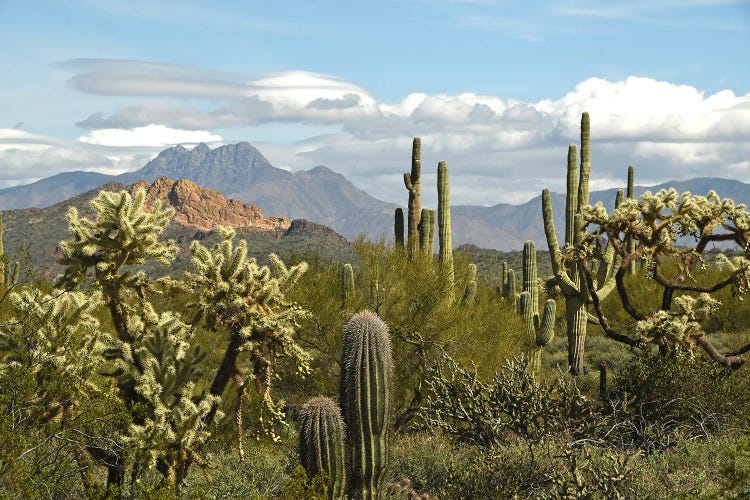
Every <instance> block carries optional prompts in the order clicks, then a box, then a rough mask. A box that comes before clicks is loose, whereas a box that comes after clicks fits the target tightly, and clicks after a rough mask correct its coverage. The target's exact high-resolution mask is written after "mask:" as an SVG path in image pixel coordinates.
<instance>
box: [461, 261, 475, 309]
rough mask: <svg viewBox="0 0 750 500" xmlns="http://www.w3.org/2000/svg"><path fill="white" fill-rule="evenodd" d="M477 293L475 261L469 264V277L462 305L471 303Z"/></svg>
mask: <svg viewBox="0 0 750 500" xmlns="http://www.w3.org/2000/svg"><path fill="white" fill-rule="evenodd" d="M476 295H477V265H476V264H474V263H471V264H469V279H468V281H467V283H466V288H465V289H464V295H463V297H462V298H461V304H462V305H465V306H466V305H469V304H471V303H472V302H474V298H475V297H476Z"/></svg>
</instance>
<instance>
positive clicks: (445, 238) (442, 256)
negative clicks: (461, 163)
mask: <svg viewBox="0 0 750 500" xmlns="http://www.w3.org/2000/svg"><path fill="white" fill-rule="evenodd" d="M437 182H438V238H439V243H440V253H439V262H440V267H441V269H443V270H444V272H445V273H446V275H447V277H448V282H449V284H450V286H451V287H452V286H453V279H454V278H453V248H452V242H451V202H450V186H449V185H448V164H447V163H445V162H444V161H441V162H439V163H438V175H437Z"/></svg>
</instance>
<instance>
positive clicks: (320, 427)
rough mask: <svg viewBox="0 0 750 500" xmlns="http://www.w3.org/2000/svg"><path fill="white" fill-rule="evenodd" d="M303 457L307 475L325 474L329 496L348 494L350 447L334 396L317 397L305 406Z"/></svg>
mask: <svg viewBox="0 0 750 500" xmlns="http://www.w3.org/2000/svg"><path fill="white" fill-rule="evenodd" d="M299 457H300V461H301V462H302V466H303V467H304V468H305V470H306V471H307V476H308V477H309V478H313V477H315V476H317V475H319V474H321V473H324V474H325V476H326V478H327V484H326V496H327V498H329V499H331V500H332V499H339V498H344V495H345V494H346V448H345V439H344V421H343V419H342V417H341V410H340V409H339V407H338V406H337V405H336V403H335V402H334V401H333V400H331V399H330V398H326V397H317V398H314V399H311V400H310V401H308V402H307V404H305V406H303V407H302V412H301V414H300V427H299Z"/></svg>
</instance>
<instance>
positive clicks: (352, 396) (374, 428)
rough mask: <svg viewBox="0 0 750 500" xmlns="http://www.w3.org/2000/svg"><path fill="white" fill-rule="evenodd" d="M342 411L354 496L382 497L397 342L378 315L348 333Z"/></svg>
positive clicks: (364, 316)
mask: <svg viewBox="0 0 750 500" xmlns="http://www.w3.org/2000/svg"><path fill="white" fill-rule="evenodd" d="M342 344H343V352H342V359H341V388H340V392H341V408H342V410H343V414H344V421H345V424H346V428H347V431H348V433H349V437H348V439H349V444H350V455H349V460H350V463H349V471H350V476H349V495H350V496H352V497H354V498H363V499H376V498H380V497H381V490H382V488H383V481H384V479H385V468H386V465H387V461H388V440H387V436H386V432H387V429H388V425H389V418H390V405H391V376H392V373H393V361H392V359H391V340H390V336H389V334H388V327H387V325H386V324H385V323H384V322H383V320H382V319H380V318H379V317H378V315H377V314H375V313H373V312H371V311H367V310H365V311H362V312H359V313H357V314H355V315H354V316H352V318H351V319H350V320H349V322H348V323H347V324H346V327H345V329H344V337H343V341H342Z"/></svg>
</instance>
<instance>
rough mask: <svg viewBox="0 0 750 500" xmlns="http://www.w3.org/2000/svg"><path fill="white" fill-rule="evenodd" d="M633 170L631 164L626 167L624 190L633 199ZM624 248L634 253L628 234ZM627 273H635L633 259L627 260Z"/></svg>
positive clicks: (632, 240) (631, 238)
mask: <svg viewBox="0 0 750 500" xmlns="http://www.w3.org/2000/svg"><path fill="white" fill-rule="evenodd" d="M634 177H635V171H634V169H633V165H630V166H629V167H628V189H627V192H626V196H627V198H628V199H629V200H633V199H635V180H634ZM625 248H626V249H627V251H628V254H630V255H632V254H633V253H635V240H634V239H633V237H632V236H628V237H627V238H626V239H625ZM627 273H628V274H629V275H633V274H635V259H633V260H631V261H630V262H628V270H627Z"/></svg>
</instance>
